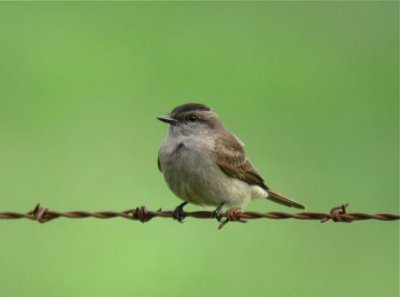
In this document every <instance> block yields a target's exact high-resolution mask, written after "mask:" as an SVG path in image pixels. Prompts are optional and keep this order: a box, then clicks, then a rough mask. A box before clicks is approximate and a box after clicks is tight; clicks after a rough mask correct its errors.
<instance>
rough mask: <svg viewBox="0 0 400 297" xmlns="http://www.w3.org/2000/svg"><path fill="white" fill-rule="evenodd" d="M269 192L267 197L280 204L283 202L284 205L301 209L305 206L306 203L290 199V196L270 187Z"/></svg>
mask: <svg viewBox="0 0 400 297" xmlns="http://www.w3.org/2000/svg"><path fill="white" fill-rule="evenodd" d="M267 192H268V197H267V199H269V200H272V201H274V202H277V203H279V204H283V205H286V206H289V207H296V208H300V209H304V208H305V207H304V205H302V204H300V203H297V202H296V201H293V200H291V199H289V198H288V197H286V196H284V195H282V194H281V193H278V192H275V191H273V190H271V189H268V190H267Z"/></svg>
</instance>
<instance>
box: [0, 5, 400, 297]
mask: <svg viewBox="0 0 400 297" xmlns="http://www.w3.org/2000/svg"><path fill="white" fill-rule="evenodd" d="M398 9H399V5H398V3H397V2H384V3H377V2H351V3H344V2H332V3H322V2H300V3H295V2H285V3H284V2H282V3H279V2H270V3H261V2H252V3H245V2H236V3H226V2H219V3H210V2H208V3H182V2H180V3H178V2H176V3H174V2H171V3H160V2H152V3H145V2H142V3H128V2H117V3H112V2H107V3H88V2H81V3H79V2H78V3H67V2H61V3H51V2H41V3H28V2H25V3H10V2H9V3H1V4H0V40H1V46H0V197H1V198H0V211H6V210H14V211H21V212H25V211H28V210H30V209H32V208H33V207H34V205H35V204H36V203H37V202H40V203H42V204H43V205H45V206H47V207H49V208H51V209H55V210H74V209H82V210H123V209H127V208H131V207H136V206H138V205H143V204H145V205H147V206H148V207H149V208H151V209H156V208H159V207H162V208H163V209H171V208H173V207H175V206H176V205H177V204H178V203H179V200H178V199H177V198H175V197H174V195H173V194H172V193H171V192H170V191H169V190H168V188H167V186H166V185H165V183H164V180H163V178H162V175H161V174H160V173H159V172H158V170H157V166H156V156H157V151H158V146H159V144H160V142H161V140H162V138H163V137H164V136H165V133H166V127H165V125H163V124H162V123H160V122H158V121H156V120H155V117H156V116H157V115H159V114H163V113H166V112H168V111H169V110H171V109H172V108H173V107H174V106H176V105H177V104H181V103H184V102H190V101H195V102H202V103H204V104H207V105H210V106H212V107H213V108H214V109H215V110H216V111H217V112H218V113H219V115H220V117H221V118H222V119H223V120H224V121H225V123H226V125H227V127H228V128H229V129H231V130H232V131H233V132H235V134H236V135H238V136H239V137H240V138H241V139H242V140H243V142H244V143H246V149H247V153H248V155H249V156H250V158H251V159H252V161H253V162H254V163H255V164H256V165H257V167H258V169H259V170H260V172H261V173H262V174H263V175H264V177H265V178H266V180H267V183H268V184H269V185H270V186H271V187H272V188H274V189H277V190H279V191H281V192H283V193H286V194H287V195H289V196H291V197H294V198H295V199H297V200H298V201H300V202H302V203H304V204H305V205H307V208H308V210H311V211H329V209H330V208H331V207H333V206H337V205H340V204H341V203H344V202H349V203H350V207H349V211H363V212H371V213H375V212H391V213H397V212H398V211H399V190H398V181H399V175H398V173H399V172H398V164H399V159H398V153H399V147H398V136H399V130H398V116H399V109H398V107H399V106H398V79H399V77H398V62H399V60H398V50H399V48H398V38H399V29H398V24H399V23H398V18H399V13H398ZM195 209H198V208H196V207H194V206H191V207H188V208H187V210H195ZM247 209H251V210H256V211H293V210H292V209H287V208H284V207H281V206H279V205H276V204H273V203H271V202H268V201H256V202H253V203H251V204H249V205H248V206H247ZM217 225H218V224H217V222H216V221H213V220H194V219H187V220H186V222H185V223H184V224H178V223H176V222H174V221H172V220H164V219H155V220H154V221H151V222H149V223H147V224H144V225H143V224H140V223H138V222H132V221H128V220H123V219H112V220H95V219H84V220H68V219H59V220H56V221H53V222H51V223H48V224H44V225H40V224H37V223H35V222H31V221H27V220H20V221H15V220H12V221H5V220H2V221H1V222H0V232H1V253H0V287H1V295H2V296H235V295H236V296H237V295H245V296H322V295H323V296H327V297H330V296H337V295H338V294H340V295H342V296H364V297H368V296H371V297H372V296H374V297H375V296H384V297H396V296H398V294H399V286H398V282H399V224H398V223H397V222H379V221H364V222H355V223H352V224H335V223H332V222H329V223H325V224H320V223H319V222H318V221H294V220H285V221H273V220H256V221H250V222H249V223H248V224H246V225H244V224H238V223H231V224H228V225H227V226H226V227H225V228H224V229H223V230H222V231H217Z"/></svg>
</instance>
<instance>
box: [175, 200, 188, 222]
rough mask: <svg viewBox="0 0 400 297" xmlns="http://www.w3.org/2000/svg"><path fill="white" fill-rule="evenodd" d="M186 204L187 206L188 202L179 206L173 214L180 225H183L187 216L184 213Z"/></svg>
mask: <svg viewBox="0 0 400 297" xmlns="http://www.w3.org/2000/svg"><path fill="white" fill-rule="evenodd" d="M186 204H187V202H183V203H182V204H179V205H178V206H177V207H176V208H175V209H174V211H173V212H172V217H173V218H174V220H177V221H178V222H179V223H183V220H184V219H185V215H184V213H183V207H184V206H185V205H186Z"/></svg>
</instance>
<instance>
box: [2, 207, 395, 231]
mask: <svg viewBox="0 0 400 297" xmlns="http://www.w3.org/2000/svg"><path fill="white" fill-rule="evenodd" d="M347 206H348V204H343V205H341V206H337V207H333V208H332V209H331V210H330V212H329V213H325V212H299V213H286V212H267V213H260V212H255V211H244V212H242V211H241V210H240V209H239V208H232V209H229V210H227V211H226V212H224V213H223V215H222V218H223V219H222V221H221V223H220V225H219V229H221V228H222V227H223V226H224V225H225V224H226V223H228V222H241V223H246V222H247V220H251V219H262V218H263V219H274V220H280V219H297V220H319V221H321V222H322V223H323V222H326V221H329V220H332V221H333V222H345V223H350V222H352V221H360V220H380V221H394V220H399V219H400V215H399V214H389V213H377V214H368V213H361V212H353V213H347V212H346V208H347ZM183 216H184V217H190V218H196V219H213V218H215V215H214V213H213V212H212V211H193V212H186V211H185V212H183ZM61 217H63V218H70V219H79V218H89V217H93V218H97V219H110V218H117V217H119V218H125V219H129V220H138V221H140V222H142V223H145V222H148V221H150V220H151V219H153V218H155V217H161V218H173V211H171V210H161V209H159V210H157V211H151V210H148V209H147V208H146V207H145V206H140V207H136V208H132V209H128V210H124V211H96V212H89V211H82V210H76V211H65V212H60V211H55V210H50V209H48V208H46V207H44V206H42V205H40V204H38V205H36V207H35V208H34V209H33V210H31V211H28V212H27V213H18V212H0V219H29V220H34V221H38V222H40V223H46V222H49V221H51V220H54V219H57V218H61Z"/></svg>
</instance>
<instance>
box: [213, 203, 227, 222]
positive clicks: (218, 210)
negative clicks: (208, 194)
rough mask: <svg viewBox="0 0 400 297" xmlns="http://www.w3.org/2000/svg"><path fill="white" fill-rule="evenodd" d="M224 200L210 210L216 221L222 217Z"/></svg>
mask: <svg viewBox="0 0 400 297" xmlns="http://www.w3.org/2000/svg"><path fill="white" fill-rule="evenodd" d="M224 204H225V203H224V202H222V203H221V204H220V205H218V207H217V208H216V209H215V210H214V211H213V212H212V217H213V218H216V219H217V221H218V222H221V220H222V218H223V217H224V212H223V211H222V208H223V207H224Z"/></svg>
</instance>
